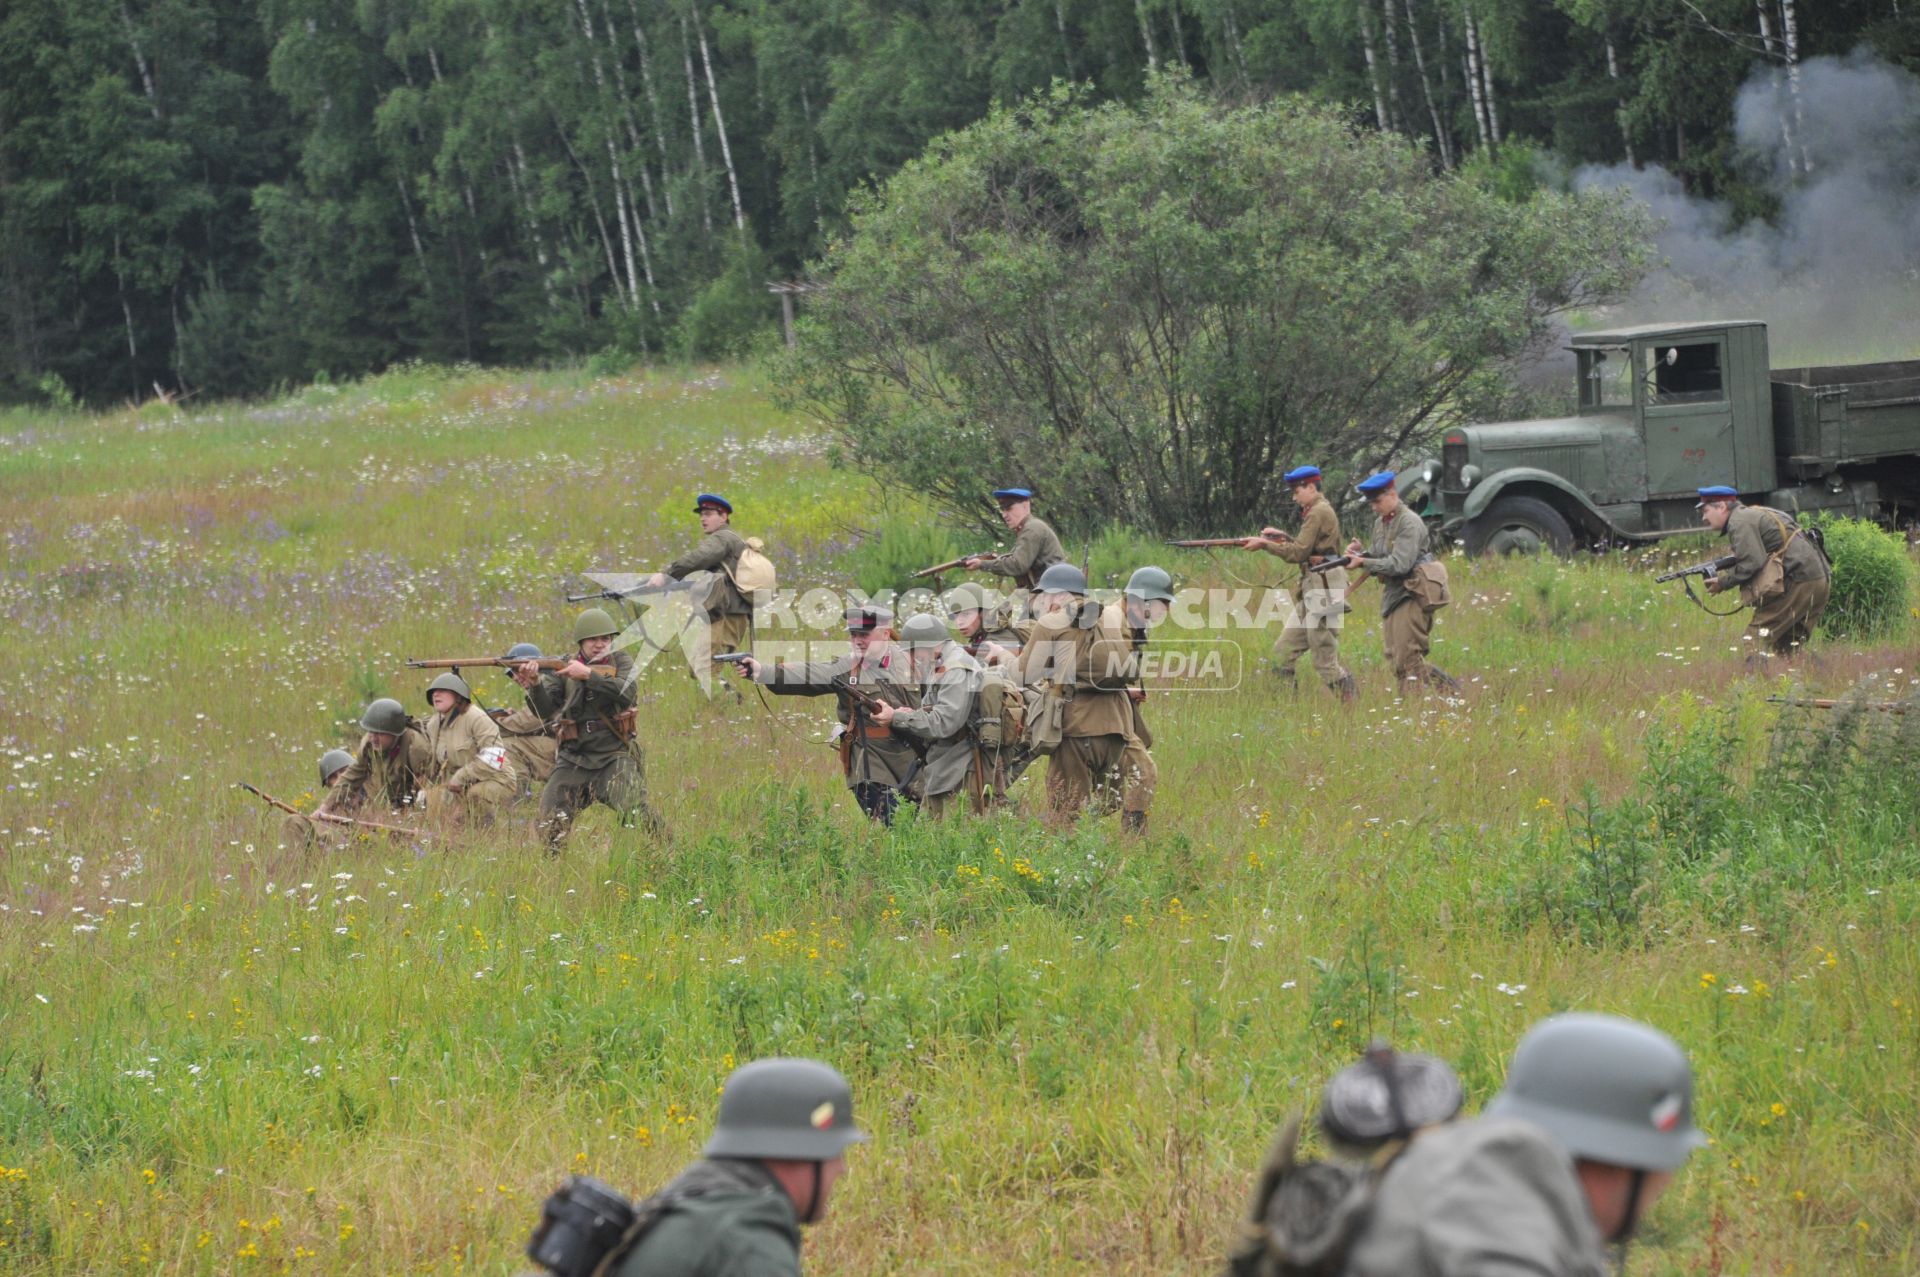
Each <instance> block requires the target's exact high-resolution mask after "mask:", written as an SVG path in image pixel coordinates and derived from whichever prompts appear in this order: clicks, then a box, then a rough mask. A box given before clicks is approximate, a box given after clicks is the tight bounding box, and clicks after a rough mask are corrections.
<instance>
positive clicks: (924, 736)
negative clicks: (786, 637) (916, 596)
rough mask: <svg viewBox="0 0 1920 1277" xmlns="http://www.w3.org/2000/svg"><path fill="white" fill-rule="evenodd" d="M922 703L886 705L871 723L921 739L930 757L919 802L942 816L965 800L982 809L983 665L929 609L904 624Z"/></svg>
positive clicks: (932, 813)
mask: <svg viewBox="0 0 1920 1277" xmlns="http://www.w3.org/2000/svg"><path fill="white" fill-rule="evenodd" d="M900 646H901V647H903V648H905V649H906V651H907V659H908V661H909V662H910V663H911V668H912V672H913V681H914V684H915V685H916V686H917V687H918V688H919V689H920V695H919V700H920V707H919V708H918V709H901V708H896V707H895V706H894V705H892V704H887V703H882V704H880V705H878V706H876V707H875V708H874V710H873V721H874V722H875V723H876V724H878V725H879V726H881V727H890V728H892V729H893V730H894V731H895V732H904V733H906V734H907V735H908V736H910V737H913V738H914V739H916V740H917V741H919V742H920V744H921V745H922V747H923V748H924V749H925V750H926V761H925V762H924V763H923V764H922V765H921V768H920V773H919V777H918V783H919V794H920V806H921V810H923V811H925V812H926V813H927V814H928V815H929V816H932V817H934V818H935V819H938V818H940V817H942V816H945V815H946V814H947V813H948V812H950V811H952V810H953V809H954V807H955V806H956V805H957V804H959V803H961V802H969V803H971V805H972V807H973V810H974V811H976V812H978V811H979V810H980V786H981V777H980V771H979V757H978V751H977V750H976V749H975V747H974V740H973V721H974V717H975V710H976V704H977V701H978V699H979V695H980V666H979V663H978V662H976V661H975V660H974V659H973V658H972V657H971V656H968V655H967V652H966V649H965V648H963V647H961V646H960V645H959V644H958V643H956V642H954V641H953V639H952V637H951V636H950V635H949V634H948V633H947V627H946V626H945V625H943V624H941V622H940V618H939V617H937V616H934V615H933V614H932V613H931V612H922V613H920V614H919V615H918V616H911V617H908V618H907V622H906V624H905V625H903V626H901V627H900Z"/></svg>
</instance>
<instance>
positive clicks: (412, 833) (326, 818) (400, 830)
mask: <svg viewBox="0 0 1920 1277" xmlns="http://www.w3.org/2000/svg"><path fill="white" fill-rule="evenodd" d="M233 784H234V788H236V789H244V790H246V791H247V792H248V793H249V794H252V795H253V796H254V797H255V798H258V799H260V800H261V801H262V802H264V803H266V804H267V806H269V807H278V808H279V809H280V810H281V811H284V812H286V813H287V814H288V815H289V816H305V817H306V818H307V819H309V820H318V821H323V822H325V823H326V824H329V825H358V826H360V827H361V828H362V829H378V830H379V831H380V832H381V833H385V834H405V835H406V836H407V837H409V838H418V837H420V836H421V833H420V831H419V830H417V829H408V828H407V827H406V826H405V825H386V824H382V823H381V822H379V821H377V820H356V819H355V818H354V817H352V816H342V815H339V814H338V813H336V812H331V811H314V812H306V811H301V810H300V809H299V808H298V807H295V806H294V805H293V804H292V803H288V802H282V801H281V800H280V799H278V798H275V797H274V796H273V795H272V794H269V793H268V792H266V791H265V790H264V789H256V788H254V787H253V786H252V785H249V784H248V783H247V782H246V781H244V780H236V781H234V782H233Z"/></svg>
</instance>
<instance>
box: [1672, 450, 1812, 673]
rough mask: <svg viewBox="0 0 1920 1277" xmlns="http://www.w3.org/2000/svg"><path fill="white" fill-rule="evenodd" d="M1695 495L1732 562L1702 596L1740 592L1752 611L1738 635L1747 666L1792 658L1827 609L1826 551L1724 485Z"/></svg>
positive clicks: (1782, 517)
mask: <svg viewBox="0 0 1920 1277" xmlns="http://www.w3.org/2000/svg"><path fill="white" fill-rule="evenodd" d="M1699 493H1700V504H1699V505H1698V506H1697V507H1696V508H1697V509H1698V510H1699V511H1700V517H1701V518H1702V519H1704V520H1705V521H1706V524H1707V526H1708V527H1710V528H1712V529H1713V530H1714V531H1715V532H1724V533H1725V534H1726V536H1727V540H1728V542H1729V543H1730V544H1731V549H1732V551H1733V557H1734V564H1733V566H1732V567H1730V568H1728V569H1727V570H1726V571H1724V572H1722V573H1720V574H1719V575H1717V576H1714V577H1712V578H1710V579H1709V580H1708V581H1707V592H1708V593H1709V594H1718V593H1720V591H1722V590H1724V589H1727V588H1728V587H1730V586H1736V585H1737V586H1739V587H1740V601H1741V602H1742V603H1744V604H1746V605H1747V606H1748V607H1750V608H1752V609H1753V619H1752V620H1750V621H1748V622H1747V632H1746V633H1745V634H1744V635H1742V636H1741V637H1742V639H1743V640H1744V641H1745V642H1747V643H1750V644H1752V645H1753V646H1752V649H1751V652H1750V654H1749V656H1748V660H1749V661H1753V660H1755V659H1756V658H1758V657H1766V656H1785V657H1792V656H1794V655H1796V654H1797V653H1798V652H1799V650H1800V648H1801V647H1803V646H1804V645H1805V644H1807V643H1808V642H1810V641H1811V640H1812V638H1813V631H1814V627H1815V626H1817V625H1819V624H1820V617H1821V616H1822V615H1823V614H1824V613H1825V612H1826V610H1827V597H1828V595H1829V594H1830V593H1831V591H1832V584H1833V582H1832V577H1833V568H1832V566H1831V565H1830V564H1828V562H1827V556H1826V553H1825V551H1823V550H1822V549H1821V548H1820V547H1819V546H1818V545H1816V544H1814V542H1813V539H1812V538H1811V537H1809V536H1808V535H1807V533H1806V530H1805V529H1804V528H1802V527H1801V526H1800V525H1799V524H1798V523H1797V522H1795V521H1794V518H1793V516H1792V515H1789V514H1783V513H1782V512H1780V511H1779V510H1772V509H1768V508H1767V507H1766V506H1758V505H1743V504H1741V501H1740V494H1739V493H1737V492H1735V491H1734V490H1733V489H1732V488H1729V487H1726V486H1724V485H1715V486H1713V487H1707V488H1701V489H1699Z"/></svg>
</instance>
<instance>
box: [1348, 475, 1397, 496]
mask: <svg viewBox="0 0 1920 1277" xmlns="http://www.w3.org/2000/svg"><path fill="white" fill-rule="evenodd" d="M1392 486H1393V471H1391V470H1382V471H1381V472H1380V473H1379V474H1370V475H1368V476H1367V477H1366V478H1364V479H1362V480H1361V481H1360V482H1358V483H1356V484H1354V485H1353V490H1354V491H1355V492H1359V493H1363V494H1365V495H1366V496H1369V497H1371V496H1375V495H1377V494H1379V493H1382V492H1385V491H1386V490H1387V489H1388V488H1391V487H1392Z"/></svg>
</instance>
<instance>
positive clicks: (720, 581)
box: [647, 492, 753, 695]
mask: <svg viewBox="0 0 1920 1277" xmlns="http://www.w3.org/2000/svg"><path fill="white" fill-rule="evenodd" d="M693 512H694V514H695V515H697V516H698V517H699V519H700V533H701V536H700V540H699V543H698V544H696V545H695V546H694V547H693V549H691V550H689V551H687V552H686V553H685V554H683V555H681V556H680V557H679V558H677V559H675V560H674V561H673V562H671V563H669V564H667V566H666V568H665V570H663V571H660V572H655V573H654V574H653V575H652V576H651V577H650V578H648V580H647V584H648V585H650V586H652V587H653V588H654V589H656V590H657V589H662V588H664V587H665V586H666V584H667V582H668V581H670V580H671V581H684V580H686V578H687V577H689V576H691V575H692V574H693V573H695V572H711V573H713V574H714V578H713V584H712V586H711V587H710V588H709V589H708V591H707V597H706V600H705V605H706V610H707V642H708V650H709V651H710V653H711V654H712V655H714V656H720V655H722V654H724V653H727V652H738V651H740V650H741V648H742V647H743V646H745V644H746V641H747V633H748V631H749V630H751V629H752V628H753V600H752V599H750V598H748V597H747V596H746V594H745V593H744V592H743V591H742V590H741V589H740V586H739V583H738V573H739V568H740V556H741V555H742V554H743V553H745V552H746V550H747V542H746V539H745V538H744V537H742V536H741V535H740V534H739V533H738V532H735V531H734V530H733V503H732V502H730V501H728V500H727V499H726V498H725V497H722V496H717V495H715V494H714V493H711V492H702V493H701V494H700V495H699V496H697V497H695V498H694V499H693ZM736 695H737V693H736Z"/></svg>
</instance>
